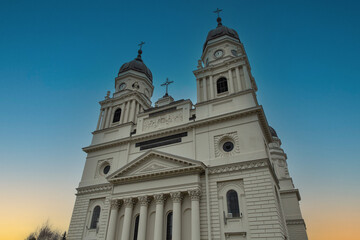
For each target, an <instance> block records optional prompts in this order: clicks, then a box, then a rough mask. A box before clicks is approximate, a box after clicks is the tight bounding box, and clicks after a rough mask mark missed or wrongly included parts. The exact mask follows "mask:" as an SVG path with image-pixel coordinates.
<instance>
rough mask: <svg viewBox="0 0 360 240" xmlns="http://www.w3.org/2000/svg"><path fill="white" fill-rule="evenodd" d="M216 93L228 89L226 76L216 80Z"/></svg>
mask: <svg viewBox="0 0 360 240" xmlns="http://www.w3.org/2000/svg"><path fill="white" fill-rule="evenodd" d="M216 88H217V93H223V92H227V91H228V84H227V80H226V78H224V77H222V78H219V79H218V80H217V81H216Z"/></svg>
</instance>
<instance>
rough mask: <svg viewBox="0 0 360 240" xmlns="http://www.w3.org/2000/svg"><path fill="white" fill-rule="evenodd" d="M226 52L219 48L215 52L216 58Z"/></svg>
mask: <svg viewBox="0 0 360 240" xmlns="http://www.w3.org/2000/svg"><path fill="white" fill-rule="evenodd" d="M223 54H224V52H223V51H222V50H217V51H216V52H215V53H214V56H215V57H216V58H219V57H221V56H222V55H223Z"/></svg>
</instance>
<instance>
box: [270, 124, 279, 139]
mask: <svg viewBox="0 0 360 240" xmlns="http://www.w3.org/2000/svg"><path fill="white" fill-rule="evenodd" d="M269 128H270V133H271V136H272V137H278V135H277V133H276V131H275V129H274V128H272V127H270V126H269Z"/></svg>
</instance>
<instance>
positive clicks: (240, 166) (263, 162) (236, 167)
mask: <svg viewBox="0 0 360 240" xmlns="http://www.w3.org/2000/svg"><path fill="white" fill-rule="evenodd" d="M267 166H269V160H268V159H260V160H253V161H247V162H239V163H236V164H230V165H223V166H219V167H212V168H209V173H210V174H218V173H226V172H233V171H241V170H246V169H251V168H261V167H267Z"/></svg>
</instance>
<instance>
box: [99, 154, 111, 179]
mask: <svg viewBox="0 0 360 240" xmlns="http://www.w3.org/2000/svg"><path fill="white" fill-rule="evenodd" d="M112 161H113V158H107V159H102V160H99V161H98V163H97V166H96V171H95V178H99V177H103V176H105V174H104V173H103V172H101V170H102V168H103V166H104V165H105V164H106V163H108V164H109V165H110V170H112V169H111V167H112Z"/></svg>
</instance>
